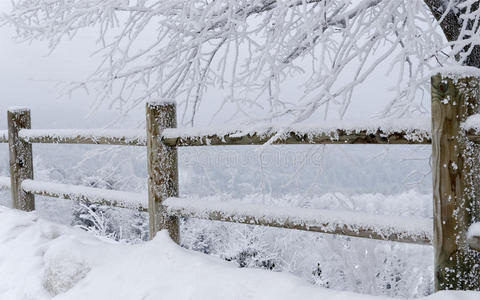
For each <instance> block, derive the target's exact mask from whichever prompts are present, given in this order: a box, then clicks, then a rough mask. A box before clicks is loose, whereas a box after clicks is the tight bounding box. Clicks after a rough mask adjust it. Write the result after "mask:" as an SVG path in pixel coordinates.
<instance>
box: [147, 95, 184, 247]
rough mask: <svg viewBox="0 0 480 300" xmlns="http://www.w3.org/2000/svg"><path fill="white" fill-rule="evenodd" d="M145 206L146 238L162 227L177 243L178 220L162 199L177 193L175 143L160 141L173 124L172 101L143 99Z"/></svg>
mask: <svg viewBox="0 0 480 300" xmlns="http://www.w3.org/2000/svg"><path fill="white" fill-rule="evenodd" d="M146 111H147V123H146V124H147V162H148V210H149V222H150V225H149V229H150V238H153V237H154V236H155V234H156V233H157V232H158V231H160V230H163V229H167V230H168V232H169V234H170V237H171V238H172V239H173V240H174V241H175V242H177V243H179V241H180V233H179V220H178V217H176V216H171V215H168V214H167V213H166V212H165V210H164V209H163V206H162V202H163V201H164V200H165V199H167V198H169V197H177V196H178V154H177V148H176V147H170V146H167V145H165V144H163V143H162V141H161V136H162V131H163V130H164V129H165V128H175V127H176V126H177V117H176V107H175V104H173V103H168V102H167V103H147V105H146Z"/></svg>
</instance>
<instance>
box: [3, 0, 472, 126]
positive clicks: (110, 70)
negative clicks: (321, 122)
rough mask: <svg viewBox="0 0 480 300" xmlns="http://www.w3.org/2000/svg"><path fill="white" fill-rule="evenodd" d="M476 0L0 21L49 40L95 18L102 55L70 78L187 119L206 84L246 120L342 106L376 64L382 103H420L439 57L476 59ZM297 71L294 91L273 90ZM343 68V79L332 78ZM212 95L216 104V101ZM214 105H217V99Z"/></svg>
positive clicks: (137, 6) (298, 2) (460, 61)
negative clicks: (173, 103)
mask: <svg viewBox="0 0 480 300" xmlns="http://www.w3.org/2000/svg"><path fill="white" fill-rule="evenodd" d="M478 3H479V1H471V0H425V1H422V0H361V1H349V0H335V1H334V0H203V1H198V0H197V1H191V0H169V1H158V0H137V1H134V0H49V1H45V0H13V10H12V11H11V12H10V13H9V14H7V15H4V16H3V17H2V21H1V22H2V24H4V25H5V24H12V25H14V26H15V27H16V29H17V33H18V37H19V38H21V39H23V40H27V41H28V40H33V39H40V40H47V41H48V42H49V43H50V47H51V48H52V49H54V48H55V47H56V46H57V45H58V44H59V43H60V42H61V41H62V40H64V39H66V38H71V37H74V36H75V35H76V34H77V33H78V32H79V31H80V30H82V29H85V28H96V29H98V42H99V45H100V49H99V53H100V54H101V55H103V56H102V57H103V60H102V63H101V64H100V65H99V66H98V69H97V70H96V71H95V72H93V74H92V76H91V77H89V78H87V79H86V80H85V81H82V82H80V83H77V84H76V85H75V86H74V87H75V88H79V87H86V88H94V89H95V91H96V95H98V102H99V103H102V102H104V101H110V103H111V104H112V105H119V106H121V107H124V109H129V108H132V107H135V106H137V105H139V104H142V103H144V101H145V100H148V99H150V98H175V99H176V100H177V101H178V103H179V105H180V107H181V116H182V121H183V123H184V124H193V122H194V120H195V112H196V111H197V110H198V108H199V107H200V105H201V104H202V103H203V102H206V101H209V100H208V99H206V98H205V97H204V95H205V92H206V90H207V88H211V87H215V88H218V89H221V90H223V91H225V97H224V103H223V105H233V106H235V107H236V108H237V111H236V113H237V114H238V115H239V116H240V117H242V116H243V117H246V118H248V119H250V120H251V119H256V120H258V119H264V120H265V119H266V120H269V121H270V120H278V119H282V118H286V119H288V120H290V121H297V122H298V121H303V120H306V119H308V118H312V117H313V116H315V117H318V116H319V114H320V113H321V114H326V113H328V111H329V109H330V108H331V107H332V105H333V106H336V107H337V108H338V111H339V115H340V117H342V116H343V115H344V114H345V112H346V111H347V108H348V107H349V104H350V102H351V100H352V96H353V93H354V90H355V88H357V87H358V86H359V85H361V84H362V83H363V82H364V81H365V80H366V79H367V78H368V77H369V76H370V75H371V74H372V73H373V72H375V70H376V69H377V67H378V66H380V65H385V64H387V65H388V66H389V68H390V70H391V71H390V73H389V76H390V77H391V78H392V80H391V81H392V88H394V89H395V90H396V93H395V96H394V97H393V98H392V99H389V101H388V102H385V104H386V108H385V114H386V115H396V116H403V115H409V114H415V113H422V112H424V111H425V110H426V109H425V108H424V107H423V105H422V103H421V101H418V99H419V95H421V93H422V92H423V90H424V89H425V88H427V86H428V81H429V77H430V75H431V74H432V72H433V71H434V70H436V69H437V68H439V67H444V66H450V67H452V66H453V67H455V68H457V67H459V66H473V67H480V52H479V51H480V50H479V46H478V45H479V38H478V21H479V20H478V19H479V16H480V13H479V8H478V6H479V5H478ZM291 78H295V79H296V80H297V81H299V86H300V89H301V91H302V97H300V99H287V98H285V97H284V96H283V97H282V86H283V84H284V83H285V82H286V81H287V80H288V79H291ZM339 79H342V80H339ZM223 105H222V106H223ZM220 109H221V107H220Z"/></svg>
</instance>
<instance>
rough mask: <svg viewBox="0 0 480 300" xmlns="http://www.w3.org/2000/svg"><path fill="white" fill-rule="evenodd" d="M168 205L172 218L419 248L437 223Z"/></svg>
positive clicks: (178, 201)
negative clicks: (391, 241)
mask: <svg viewBox="0 0 480 300" xmlns="http://www.w3.org/2000/svg"><path fill="white" fill-rule="evenodd" d="M164 205H165V207H166V209H167V212H169V213H171V214H179V215H181V216H185V217H195V218H200V219H214V220H224V221H233V222H240V223H246V224H248V223H250V224H257V225H260V224H261V225H270V226H275V227H283V226H289V227H292V228H293V227H294V228H296V229H301V230H312V231H317V232H324V233H336V234H338V233H339V231H342V232H343V234H346V235H351V236H358V237H371V238H376V239H384V240H387V239H395V240H397V241H404V242H412V243H419V244H429V243H430V242H431V240H432V236H433V232H432V230H433V225H432V224H433V222H432V219H429V218H420V217H398V216H379V215H370V214H365V213H358V212H351V211H334V210H322V209H307V208H299V207H291V208H287V207H282V208H279V207H271V206H265V205H258V204H245V203H242V202H240V201H236V202H228V203H226V202H222V201H221V200H220V199H215V197H210V198H206V199H196V198H169V199H167V200H166V201H165V202H164Z"/></svg>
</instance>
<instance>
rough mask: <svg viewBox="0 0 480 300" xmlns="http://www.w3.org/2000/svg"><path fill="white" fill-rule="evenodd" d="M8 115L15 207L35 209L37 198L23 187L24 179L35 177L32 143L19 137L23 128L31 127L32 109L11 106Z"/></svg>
mask: <svg viewBox="0 0 480 300" xmlns="http://www.w3.org/2000/svg"><path fill="white" fill-rule="evenodd" d="M7 115H8V116H7V117H8V148H9V153H10V180H11V191H12V201H13V207H14V208H16V209H21V210H24V211H32V210H35V198H34V195H33V194H31V193H26V192H24V191H23V189H22V181H23V180H25V179H33V159H32V144H30V143H27V142H24V141H22V140H21V139H19V137H18V132H19V131H20V130H21V129H30V128H31V119H30V110H29V109H27V108H22V107H19V108H10V109H8V113H7Z"/></svg>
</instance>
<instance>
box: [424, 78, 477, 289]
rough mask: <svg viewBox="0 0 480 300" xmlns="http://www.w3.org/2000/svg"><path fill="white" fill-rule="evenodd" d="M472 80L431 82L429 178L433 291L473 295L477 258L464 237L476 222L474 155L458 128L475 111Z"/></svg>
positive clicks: (435, 79) (475, 286)
mask: <svg viewBox="0 0 480 300" xmlns="http://www.w3.org/2000/svg"><path fill="white" fill-rule="evenodd" d="M478 89H479V81H478V79H477V78H474V77H460V78H454V76H453V75H451V76H445V75H441V74H438V75H436V76H434V77H432V172H433V201H434V205H433V206H434V240H433V246H434V253H435V266H434V270H435V274H434V276H435V289H436V290H446V289H448V290H478V289H479V288H480V253H479V252H476V251H474V250H472V249H470V248H469V247H468V244H467V237H466V235H467V231H468V228H469V226H470V224H471V223H472V222H473V221H474V220H475V219H476V218H477V217H478V213H479V211H478V200H477V197H476V196H477V193H478V186H477V183H478V180H477V178H476V177H478V176H479V174H478V150H476V147H477V146H475V145H474V144H473V143H472V142H469V141H468V140H467V138H466V135H465V132H464V131H463V130H462V128H461V123H462V122H463V121H465V119H466V118H467V117H468V116H470V115H472V114H474V113H476V112H477V111H478V104H479V103H478V102H479V96H478V92H479V91H478Z"/></svg>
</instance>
